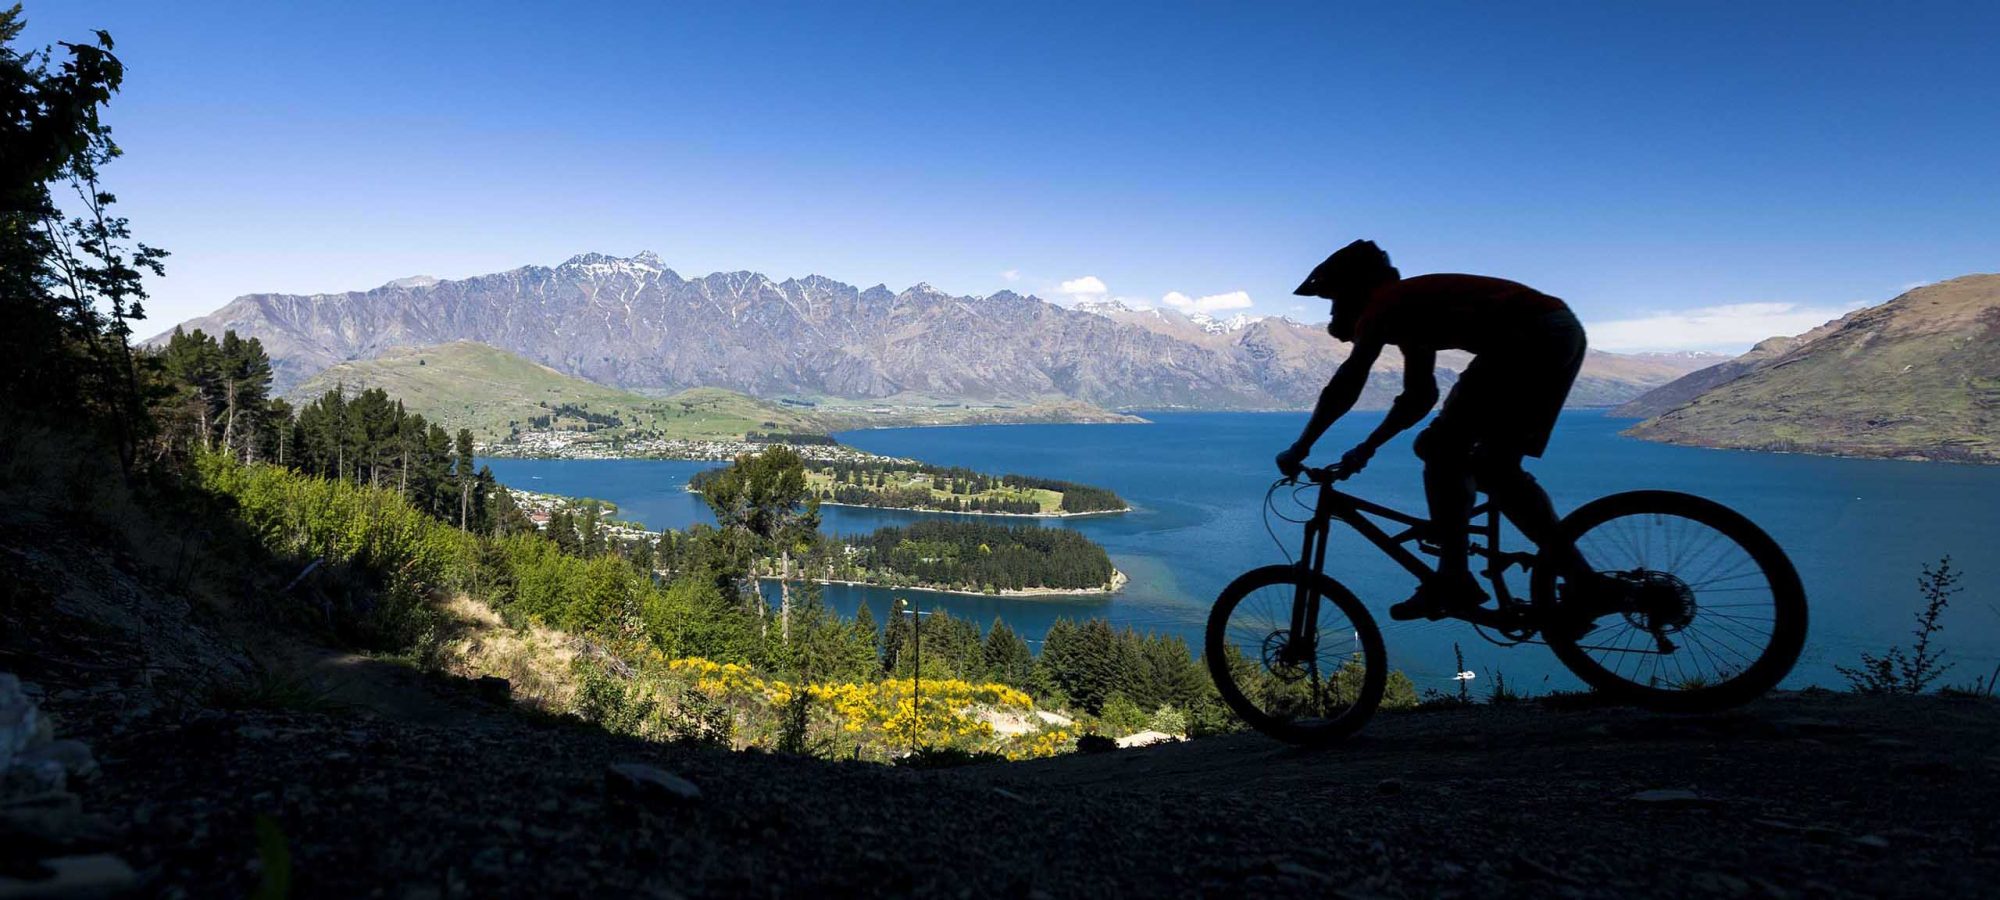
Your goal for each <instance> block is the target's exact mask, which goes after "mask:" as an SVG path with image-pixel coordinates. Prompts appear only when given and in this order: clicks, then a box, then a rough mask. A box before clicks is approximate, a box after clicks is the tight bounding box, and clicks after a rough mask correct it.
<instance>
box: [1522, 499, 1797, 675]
mask: <svg viewBox="0 0 2000 900" xmlns="http://www.w3.org/2000/svg"><path fill="white" fill-rule="evenodd" d="M1562 528H1563V533H1564V535H1565V536H1566V537H1567V538H1568V539H1569V540H1571V541H1574V542H1575V544H1576V548H1577V550H1578V551H1579V552H1581V553H1582V554H1583V557H1584V559H1585V560H1586V561H1588V562H1589V564H1590V566H1591V568H1592V569H1594V570H1595V571H1596V572H1597V573H1598V574H1599V575H1601V576H1605V577H1606V578H1607V579H1608V581H1607V582H1606V583H1607V584H1609V585H1611V586H1613V587H1614V589H1615V590H1616V591H1617V592H1618V593H1620V594H1622V595H1623V596H1622V597H1620V598H1618V600H1617V601H1616V602H1607V601H1606V600H1605V599H1604V598H1602V597H1586V596H1582V595H1580V594H1578V595H1576V596H1571V595H1570V594H1572V593H1574V591H1572V589H1571V587H1570V586H1569V585H1563V584H1560V582H1561V581H1562V579H1561V578H1560V576H1559V573H1557V572H1556V571H1555V568H1556V567H1555V566H1553V565H1548V564H1544V565H1537V566H1536V567H1535V570H1534V576H1533V579H1532V582H1531V592H1532V596H1533V597H1534V600H1535V603H1536V605H1537V606H1538V607H1540V609H1541V610H1543V611H1544V613H1545V617H1546V618H1547V619H1548V621H1550V622H1553V623H1558V624H1557V625H1556V627H1550V628H1545V629H1544V632H1543V633H1544V637H1545V638H1546V639H1547V641H1548V644H1549V649H1551V650H1553V651H1555V654H1556V657H1557V658H1558V659H1560V660H1562V662H1563V665H1565V666H1568V667H1569V669H1570V671H1572V672H1575V673H1576V675H1577V677H1578V678H1581V679H1583V681H1584V682H1585V683H1587V684H1589V685H1590V686H1592V687H1594V688H1597V689H1598V690H1599V691H1602V692H1604V693H1605V694H1607V695H1610V696H1611V697H1613V698H1614V699H1618V700H1620V701H1623V702H1628V703H1632V704H1635V705H1638V706H1643V707H1647V708H1649V709H1658V710H1664V711H1674V712H1700V711H1712V710H1717V709H1724V708H1727V707H1731V706H1735V705H1738V704H1741V703H1746V702H1748V701H1750V700H1753V699H1755V698H1757V697H1759V696H1761V695H1762V694H1763V693H1764V692H1766V691H1768V690H1770V689H1771V688H1773V687H1776V686H1777V684H1778V682H1779V681H1781V680H1783V679H1784V677H1785V675H1787V674H1788V673H1790V672H1791V670H1792V665H1793V664H1794V663H1796V662H1797V661H1798V658H1799V651H1800V650H1801V649H1803V648H1804V646H1805V639H1806V597H1805V587H1804V586H1803V585H1802V584H1801V583H1800V581H1799V575H1798V571H1797V570H1796V569H1794V568H1793V567H1792V562H1791V560H1790V559H1789V558H1787V557H1786V556H1785V551H1784V550H1783V549H1782V548H1780V547H1779V546H1778V544H1777V542H1776V541H1774V540H1772V539H1771V536H1770V535H1768V534H1765V533H1764V531H1763V529H1760V528H1758V527H1757V526H1756V525H1755V524H1754V523H1752V522H1751V521H1750V520H1749V519H1746V518H1744V517H1743V516H1742V515H1740V514H1738V513H1737V512H1736V511H1735V510H1732V509H1730V508H1728V507H1726V506H1723V505H1722V504H1720V503H1716V502H1714V501H1712V500H1706V499H1703V498H1701V497H1696V496H1692V495H1689V494H1681V493H1676V492H1673V491H1632V492H1630V493H1623V494H1613V495H1611V496H1608V497H1603V498H1600V499H1597V500H1593V501H1591V502H1590V503H1586V504H1584V505H1583V506H1582V507H1581V508H1579V509H1577V511H1576V512H1573V513H1571V514H1570V515H1569V516H1568V517H1567V518H1565V519H1563V522H1562ZM1610 607H1616V608H1610Z"/></svg>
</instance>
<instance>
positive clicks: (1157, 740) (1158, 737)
mask: <svg viewBox="0 0 2000 900" xmlns="http://www.w3.org/2000/svg"><path fill="white" fill-rule="evenodd" d="M1178 740H1180V738H1179V737H1178V736H1176V735H1171V734H1168V733H1166V732H1164V731H1141V732H1139V733H1138V734H1128V735H1126V736H1124V737H1122V738H1119V739H1118V746H1120V747H1146V746H1151V745H1153V744H1164V743H1169V742H1172V741H1178Z"/></svg>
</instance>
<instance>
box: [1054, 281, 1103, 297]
mask: <svg viewBox="0 0 2000 900" xmlns="http://www.w3.org/2000/svg"><path fill="white" fill-rule="evenodd" d="M1056 290H1057V291H1058V292H1060V293H1063V294H1067V295H1068V296H1070V297H1071V298H1073V299H1076V300H1096V299H1099V298H1101V297H1103V296H1104V295H1105V294H1109V293H1111V288H1109V287H1106V286H1105V284H1104V279H1102V278H1099V277H1097V276H1095V275H1085V276H1083V277H1081V278H1072V279H1070V280H1068V281H1065V282H1063V283H1062V286H1060V287H1058V288H1056Z"/></svg>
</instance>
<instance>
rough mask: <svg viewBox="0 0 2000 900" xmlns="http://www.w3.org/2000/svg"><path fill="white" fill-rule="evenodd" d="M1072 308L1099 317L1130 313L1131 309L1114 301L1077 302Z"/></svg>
mask: <svg viewBox="0 0 2000 900" xmlns="http://www.w3.org/2000/svg"><path fill="white" fill-rule="evenodd" d="M1073 308H1074V309H1075V310H1076V311H1077V312H1087V313H1094V314H1096V315H1100V316H1108V315H1111V314H1112V313H1121V312H1131V311H1132V307H1129V306H1126V305H1125V304H1123V303H1120V302H1118V301H1116V300H1079V301H1077V303H1076V306H1075V307H1073Z"/></svg>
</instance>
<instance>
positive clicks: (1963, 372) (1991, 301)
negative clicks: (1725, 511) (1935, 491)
mask: <svg viewBox="0 0 2000 900" xmlns="http://www.w3.org/2000/svg"><path fill="white" fill-rule="evenodd" d="M1614 413H1628V414H1637V415H1648V416H1650V418H1648V419H1646V421H1644V422H1641V423H1639V424H1638V425H1636V426H1634V427H1633V428H1632V429H1630V430H1629V431H1628V432H1627V433H1628V434H1631V435H1633V436H1635V437H1642V438H1646V439H1648V440H1658V441H1665V442H1668V443H1678V444H1691V445H1696V446H1707V447H1734V448H1741V449H1759V450H1789V451H1798V452H1807V453H1825V454H1833V455H1842V456H1889V457H1905V458H1921V459H1951V460H1971V461H1987V462H1994V461H2000V275H1967V276H1964V277H1960V278H1954V279H1950V280H1948V281H1941V282H1938V283H1935V284H1930V285H1925V286H1923V287H1919V288H1916V289H1915V290H1911V291H1909V292H1906V293H1904V294H1902V295H1900V296H1897V297H1896V298H1894V299H1892V300H1890V301H1888V302H1887V303H1883V304H1880V305H1877V306H1872V307H1868V308H1865V309H1860V310H1856V311H1854V312H1852V313H1849V314H1847V315H1845V316H1843V317H1841V318H1839V319H1836V320H1834V321H1832V322H1828V323H1827V324H1825V325H1822V326H1820V327H1818V328H1815V329H1813V330H1811V331H1808V332H1806V333H1805V334H1802V335H1799V336H1797V337H1793V338H1773V339H1771V340H1768V341H1765V342H1763V343H1761V344H1758V345H1757V347H1756V348H1755V349H1753V350H1751V351H1750V352H1749V353H1746V354H1744V355H1743V356H1740V357H1738V358H1736V359H1734V360H1731V361H1729V362H1726V363H1723V364H1721V365H1718V366H1713V367H1710V368H1708V369H1703V370H1701V371H1699V372H1695V373H1692V374H1690V375H1688V376H1686V377H1685V378H1682V379H1680V380H1679V381H1676V382H1674V383H1672V384H1668V385H1666V386H1664V387H1662V388H1660V389H1658V390H1656V391H1654V392H1652V393H1650V394H1647V395H1644V396H1642V397H1640V398H1639V399H1638V400H1635V401H1633V402H1632V403H1629V404H1626V405H1624V406H1621V407H1619V408H1618V409H1617V410H1614Z"/></svg>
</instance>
